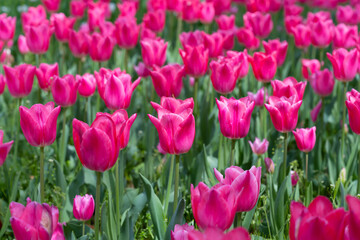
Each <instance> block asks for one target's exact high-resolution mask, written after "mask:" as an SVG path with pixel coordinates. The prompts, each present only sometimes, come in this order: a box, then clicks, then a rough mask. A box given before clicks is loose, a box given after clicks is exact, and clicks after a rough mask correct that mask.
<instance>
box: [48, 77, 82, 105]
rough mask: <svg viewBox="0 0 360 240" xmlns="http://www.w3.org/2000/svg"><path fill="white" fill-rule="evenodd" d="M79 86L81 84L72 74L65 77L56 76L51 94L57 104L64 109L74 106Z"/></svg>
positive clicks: (52, 83)
mask: <svg viewBox="0 0 360 240" xmlns="http://www.w3.org/2000/svg"><path fill="white" fill-rule="evenodd" d="M78 86H79V82H77V81H76V80H75V78H74V76H73V75H71V74H66V75H65V76H63V77H59V76H54V78H53V79H52V82H51V94H52V96H53V98H54V101H55V103H56V104H58V105H60V106H62V107H69V106H72V105H74V104H75V102H76V97H77V89H78Z"/></svg>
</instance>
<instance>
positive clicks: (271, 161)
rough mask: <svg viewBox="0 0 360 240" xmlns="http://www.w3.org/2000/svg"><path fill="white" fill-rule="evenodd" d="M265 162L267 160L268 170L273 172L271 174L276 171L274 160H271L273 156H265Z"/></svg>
mask: <svg viewBox="0 0 360 240" xmlns="http://www.w3.org/2000/svg"><path fill="white" fill-rule="evenodd" d="M264 162H265V166H266V170H267V171H268V173H271V174H272V173H274V171H275V166H274V162H273V160H271V158H265V159H264Z"/></svg>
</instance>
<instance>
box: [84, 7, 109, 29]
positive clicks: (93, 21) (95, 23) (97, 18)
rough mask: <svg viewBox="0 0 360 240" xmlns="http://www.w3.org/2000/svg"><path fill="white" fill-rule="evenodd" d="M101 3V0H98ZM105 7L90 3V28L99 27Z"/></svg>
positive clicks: (102, 20) (103, 17) (103, 18)
mask: <svg viewBox="0 0 360 240" xmlns="http://www.w3.org/2000/svg"><path fill="white" fill-rule="evenodd" d="M100 3H101V2H100ZM105 15H106V9H105V8H104V7H101V6H100V5H96V4H90V5H89V8H88V24H89V28H90V30H92V31H93V30H95V29H96V28H99V27H100V25H101V24H102V23H103V22H104V21H105Z"/></svg>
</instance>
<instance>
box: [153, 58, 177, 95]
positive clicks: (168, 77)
mask: <svg viewBox="0 0 360 240" xmlns="http://www.w3.org/2000/svg"><path fill="white" fill-rule="evenodd" d="M150 76H151V79H152V82H153V85H154V88H155V91H156V93H157V94H158V96H159V97H163V96H164V97H178V96H179V95H180V92H181V89H182V87H183V82H182V81H183V77H184V68H183V67H182V66H180V65H179V64H170V65H166V66H164V67H162V68H160V69H156V70H154V71H151V72H150Z"/></svg>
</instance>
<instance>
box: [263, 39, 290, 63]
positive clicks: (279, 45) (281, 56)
mask: <svg viewBox="0 0 360 240" xmlns="http://www.w3.org/2000/svg"><path fill="white" fill-rule="evenodd" d="M263 46H264V49H265V53H266V54H267V55H270V54H272V53H273V52H275V53H276V64H277V66H281V65H283V63H284V62H285V58H286V53H287V49H288V43H287V42H286V41H283V42H280V40H279V39H274V40H269V41H267V42H265V41H263Z"/></svg>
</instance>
